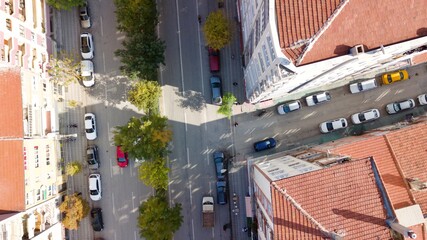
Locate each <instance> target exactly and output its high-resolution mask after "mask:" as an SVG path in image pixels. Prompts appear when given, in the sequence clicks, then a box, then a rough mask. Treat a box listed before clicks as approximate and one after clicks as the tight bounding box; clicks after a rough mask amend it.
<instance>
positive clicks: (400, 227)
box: [386, 220, 417, 239]
mask: <svg viewBox="0 0 427 240" xmlns="http://www.w3.org/2000/svg"><path fill="white" fill-rule="evenodd" d="M386 222H387V224H388V225H389V226H390V227H391V229H393V230H394V231H396V232H398V233H400V234H402V235H403V237H405V238H406V237H408V238H410V239H416V238H417V234H415V233H414V231H412V230H411V229H410V228H408V227H405V226H403V225H402V224H400V223H397V222H393V221H391V220H386Z"/></svg>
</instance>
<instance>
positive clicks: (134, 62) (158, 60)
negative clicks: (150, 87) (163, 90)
mask: <svg viewBox="0 0 427 240" xmlns="http://www.w3.org/2000/svg"><path fill="white" fill-rule="evenodd" d="M123 47H124V48H123V49H118V50H116V52H115V55H116V56H117V57H120V58H121V63H122V66H120V70H122V72H123V73H124V74H126V75H128V76H132V75H133V74H135V75H136V76H137V77H139V78H140V79H147V80H151V81H156V80H157V69H158V67H159V66H160V64H164V61H165V57H164V51H165V47H166V45H165V43H164V42H163V41H162V40H160V39H158V38H157V37H156V36H155V35H150V36H143V35H142V34H141V33H140V34H137V35H134V36H131V37H129V38H128V39H125V40H124V41H123Z"/></svg>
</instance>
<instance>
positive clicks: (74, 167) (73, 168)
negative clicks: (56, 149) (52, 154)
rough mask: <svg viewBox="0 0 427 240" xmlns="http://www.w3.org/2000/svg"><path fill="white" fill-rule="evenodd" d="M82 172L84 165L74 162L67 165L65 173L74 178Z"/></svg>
mask: <svg viewBox="0 0 427 240" xmlns="http://www.w3.org/2000/svg"><path fill="white" fill-rule="evenodd" d="M81 170H82V164H81V163H79V162H77V161H74V162H70V163H68V164H67V166H66V167H65V173H66V174H67V175H69V176H74V175H76V174H77V173H79V172H80V171H81Z"/></svg>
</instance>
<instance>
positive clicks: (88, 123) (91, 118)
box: [85, 113, 97, 140]
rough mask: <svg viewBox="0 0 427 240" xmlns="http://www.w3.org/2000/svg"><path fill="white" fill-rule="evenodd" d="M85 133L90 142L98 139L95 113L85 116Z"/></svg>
mask: <svg viewBox="0 0 427 240" xmlns="http://www.w3.org/2000/svg"><path fill="white" fill-rule="evenodd" d="M85 131H86V138H87V139H88V140H95V139H96V137H97V134H96V119H95V114H93V113H86V114H85Z"/></svg>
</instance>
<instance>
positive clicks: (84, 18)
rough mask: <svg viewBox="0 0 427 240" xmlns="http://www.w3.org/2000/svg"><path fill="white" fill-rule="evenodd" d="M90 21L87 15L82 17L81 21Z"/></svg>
mask: <svg viewBox="0 0 427 240" xmlns="http://www.w3.org/2000/svg"><path fill="white" fill-rule="evenodd" d="M88 19H89V17H88V16H87V15H80V20H82V21H86V20H88Z"/></svg>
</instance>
